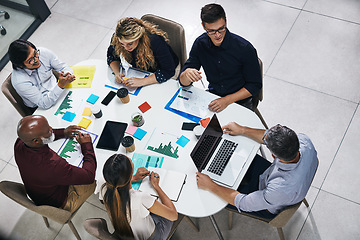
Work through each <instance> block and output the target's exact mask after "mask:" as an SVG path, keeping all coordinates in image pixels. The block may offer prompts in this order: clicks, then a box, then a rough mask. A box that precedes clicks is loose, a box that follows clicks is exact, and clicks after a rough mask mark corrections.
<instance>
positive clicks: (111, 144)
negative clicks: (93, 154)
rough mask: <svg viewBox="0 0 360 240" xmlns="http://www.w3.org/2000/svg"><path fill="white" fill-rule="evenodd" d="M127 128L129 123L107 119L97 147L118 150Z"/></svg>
mask: <svg viewBox="0 0 360 240" xmlns="http://www.w3.org/2000/svg"><path fill="white" fill-rule="evenodd" d="M126 128H127V123H122V122H113V121H107V122H106V124H105V127H104V129H103V131H102V133H101V136H100V139H99V141H98V143H97V145H96V147H97V148H101V149H106V150H112V151H117V150H118V149H119V145H120V142H121V140H122V138H123V136H124V132H125V130H126Z"/></svg>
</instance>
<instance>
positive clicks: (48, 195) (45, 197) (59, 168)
mask: <svg viewBox="0 0 360 240" xmlns="http://www.w3.org/2000/svg"><path fill="white" fill-rule="evenodd" d="M53 131H54V134H55V139H59V138H64V129H54V130H53ZM14 150H15V161H16V164H17V165H18V167H19V171H20V175H21V178H22V180H23V182H24V185H25V188H26V192H27V194H28V195H29V196H30V198H31V199H32V200H33V201H34V202H35V203H36V204H37V205H50V206H54V207H61V206H62V205H63V203H64V202H65V200H66V198H67V194H68V189H69V186H70V185H83V184H91V183H93V182H94V180H95V170H96V159H95V153H94V149H93V145H92V143H83V144H81V152H82V154H83V155H84V158H83V166H82V168H79V167H75V166H72V165H70V164H69V163H68V162H67V161H66V160H65V159H64V158H62V157H60V156H59V155H58V154H57V153H56V152H54V151H53V150H51V149H50V148H49V147H48V145H44V146H43V147H40V148H31V147H28V146H26V145H25V143H24V142H23V141H22V140H21V139H20V138H18V139H17V140H16V142H15V146H14Z"/></svg>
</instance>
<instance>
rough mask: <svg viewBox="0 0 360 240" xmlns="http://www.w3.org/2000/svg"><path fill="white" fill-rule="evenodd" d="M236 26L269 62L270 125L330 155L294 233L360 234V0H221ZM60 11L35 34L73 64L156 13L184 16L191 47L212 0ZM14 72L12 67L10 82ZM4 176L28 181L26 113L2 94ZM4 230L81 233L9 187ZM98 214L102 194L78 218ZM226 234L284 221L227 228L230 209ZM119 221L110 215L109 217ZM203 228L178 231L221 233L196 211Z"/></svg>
mask: <svg viewBox="0 0 360 240" xmlns="http://www.w3.org/2000/svg"><path fill="white" fill-rule="evenodd" d="M216 2H218V3H220V4H221V5H222V6H223V7H224V8H225V10H226V12H227V19H228V28H229V29H230V30H231V31H233V32H235V33H237V34H239V35H241V36H243V37H245V38H246V39H248V40H249V41H250V42H252V43H253V45H254V46H255V47H256V48H257V51H258V55H259V57H260V58H261V59H262V60H263V62H264V74H265V76H264V101H263V102H262V103H261V104H260V107H259V108H260V111H261V112H262V114H263V116H264V118H265V119H266V121H267V123H268V124H269V125H275V124H276V123H281V124H284V125H287V126H289V127H291V128H293V129H294V130H295V131H297V132H303V133H306V134H308V135H309V136H310V138H311V139H312V140H313V142H314V144H315V146H316V149H317V151H318V157H319V160H320V165H319V169H318V171H317V175H316V177H315V179H314V181H313V184H312V187H311V188H310V190H309V193H308V195H307V199H308V201H309V203H310V205H311V211H310V213H309V210H308V209H306V207H305V206H304V205H302V206H301V207H300V209H299V210H298V211H297V213H296V214H295V215H294V216H293V218H292V219H291V220H290V222H289V223H288V224H287V226H286V227H285V228H284V232H285V235H286V238H287V239H306V240H307V239H326V240H328V239H347V240H350V239H360V220H359V217H358V216H359V215H360V205H359V204H360V192H359V190H358V189H359V185H360V177H359V170H357V167H358V166H359V162H357V161H358V157H357V156H359V155H360V147H359V146H360V145H359V142H360V133H359V129H360V118H359V117H360V109H359V107H358V106H359V102H360V93H359V92H360V83H359V76H360V68H359V66H360V25H359V24H360V1H358V0H288V1H286V0H276V1H275V0H274V1H262V0H219V1H216ZM47 3H48V5H49V7H50V8H51V11H52V14H51V16H50V17H49V18H48V19H47V20H46V21H45V22H44V23H43V24H42V25H41V26H40V27H39V29H38V30H36V32H35V33H34V34H33V35H32V36H31V38H30V40H31V41H32V42H33V43H35V44H36V45H37V46H43V47H47V48H50V49H52V50H53V51H54V52H56V53H57V54H58V56H59V57H60V58H61V59H63V60H64V61H66V62H67V63H68V64H70V65H72V64H75V63H77V62H79V61H82V60H85V59H89V58H97V59H104V60H105V59H106V48H107V46H108V43H109V41H110V37H111V35H112V33H113V31H114V27H115V25H116V21H117V20H118V19H119V18H121V17H125V16H135V17H141V16H142V15H144V14H146V13H154V14H157V15H160V16H163V17H166V18H170V19H173V20H175V21H177V22H179V23H181V24H182V25H183V26H184V28H185V31H186V40H187V49H188V51H189V50H190V48H191V45H192V43H193V41H194V39H195V38H196V37H197V36H198V35H199V34H201V33H202V32H203V30H202V28H201V25H200V20H199V13H200V8H201V7H202V6H203V5H205V4H206V3H207V1H204V0H199V1H193V0H182V1H171V0H168V1H162V0H152V1H145V0H103V1H96V0H77V1H72V0H57V1H56V0H47ZM10 72H11V66H10V65H7V66H6V67H5V69H4V70H3V71H1V73H0V79H1V81H3V80H4V79H5V77H7V76H8V75H9V74H10ZM0 103H1V104H0V112H1V113H2V117H1V118H0V132H1V136H0V142H1V145H0V150H1V154H0V180H4V179H9V180H13V181H21V178H20V175H19V172H18V169H17V167H16V164H15V162H14V158H13V150H12V148H13V144H14V141H15V139H16V124H17V122H18V120H19V119H20V116H19V114H18V113H17V112H16V111H15V110H14V108H13V107H12V106H11V105H10V103H9V102H8V101H7V99H5V97H4V96H3V95H2V94H0ZM0 215H1V216H2V217H1V218H0V232H1V234H2V235H5V236H11V237H12V238H15V239H56V240H60V239H75V237H74V236H73V235H72V233H71V231H70V229H69V227H68V226H61V225H59V224H56V223H54V222H50V224H51V228H50V229H47V228H46V227H45V225H44V223H43V222H42V218H41V217H40V216H38V215H36V214H34V213H32V212H30V211H28V210H25V209H24V208H22V207H20V206H19V205H17V204H16V203H14V202H12V201H10V200H9V199H7V198H6V197H5V196H4V195H3V194H0ZM89 217H104V218H106V219H107V220H108V217H107V214H106V212H105V211H104V209H103V208H102V207H101V206H100V204H99V202H98V200H97V198H96V196H92V197H91V198H90V199H89V200H88V201H87V202H86V203H85V204H84V205H83V207H82V208H81V210H80V211H79V212H78V214H77V215H76V216H75V218H74V220H73V221H74V224H75V226H76V228H77V229H78V231H79V233H80V235H81V236H82V238H83V239H93V238H92V237H91V236H89V235H88V234H87V233H86V231H85V230H84V229H83V227H82V222H83V221H84V220H85V219H86V218H89ZM215 219H216V220H217V222H218V224H219V227H220V229H221V231H222V233H223V235H224V237H225V239H278V235H277V232H276V230H275V229H273V228H271V227H269V226H267V225H266V224H263V223H259V222H256V221H254V220H252V219H249V218H246V217H243V216H239V215H237V216H235V219H234V228H233V229H232V230H231V231H228V230H227V213H226V212H225V211H221V212H219V213H218V214H216V215H215ZM108 221H109V220H108ZM195 222H196V223H197V224H198V225H199V226H200V232H199V233H197V232H195V231H193V230H192V229H191V228H190V227H189V225H188V224H187V223H186V222H185V221H184V222H182V223H181V224H180V226H179V228H178V230H177V232H176V233H175V235H174V237H173V239H217V237H216V234H215V231H214V229H213V228H212V226H211V222H210V220H209V219H208V218H203V219H195Z"/></svg>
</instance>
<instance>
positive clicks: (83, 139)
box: [76, 133, 91, 144]
mask: <svg viewBox="0 0 360 240" xmlns="http://www.w3.org/2000/svg"><path fill="white" fill-rule="evenodd" d="M76 141H78V143H80V144H82V143H87V142H90V143H91V137H90V135H89V134H88V133H79V134H78V135H76Z"/></svg>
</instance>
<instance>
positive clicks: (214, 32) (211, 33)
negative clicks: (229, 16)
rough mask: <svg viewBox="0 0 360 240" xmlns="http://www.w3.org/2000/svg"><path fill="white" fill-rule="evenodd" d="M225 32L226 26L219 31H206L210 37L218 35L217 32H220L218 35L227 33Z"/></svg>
mask: <svg viewBox="0 0 360 240" xmlns="http://www.w3.org/2000/svg"><path fill="white" fill-rule="evenodd" d="M225 31H226V25H224V26H222V27H220V28H219V29H217V30H206V32H207V34H209V35H214V34H216V33H217V32H218V33H223V32H225Z"/></svg>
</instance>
